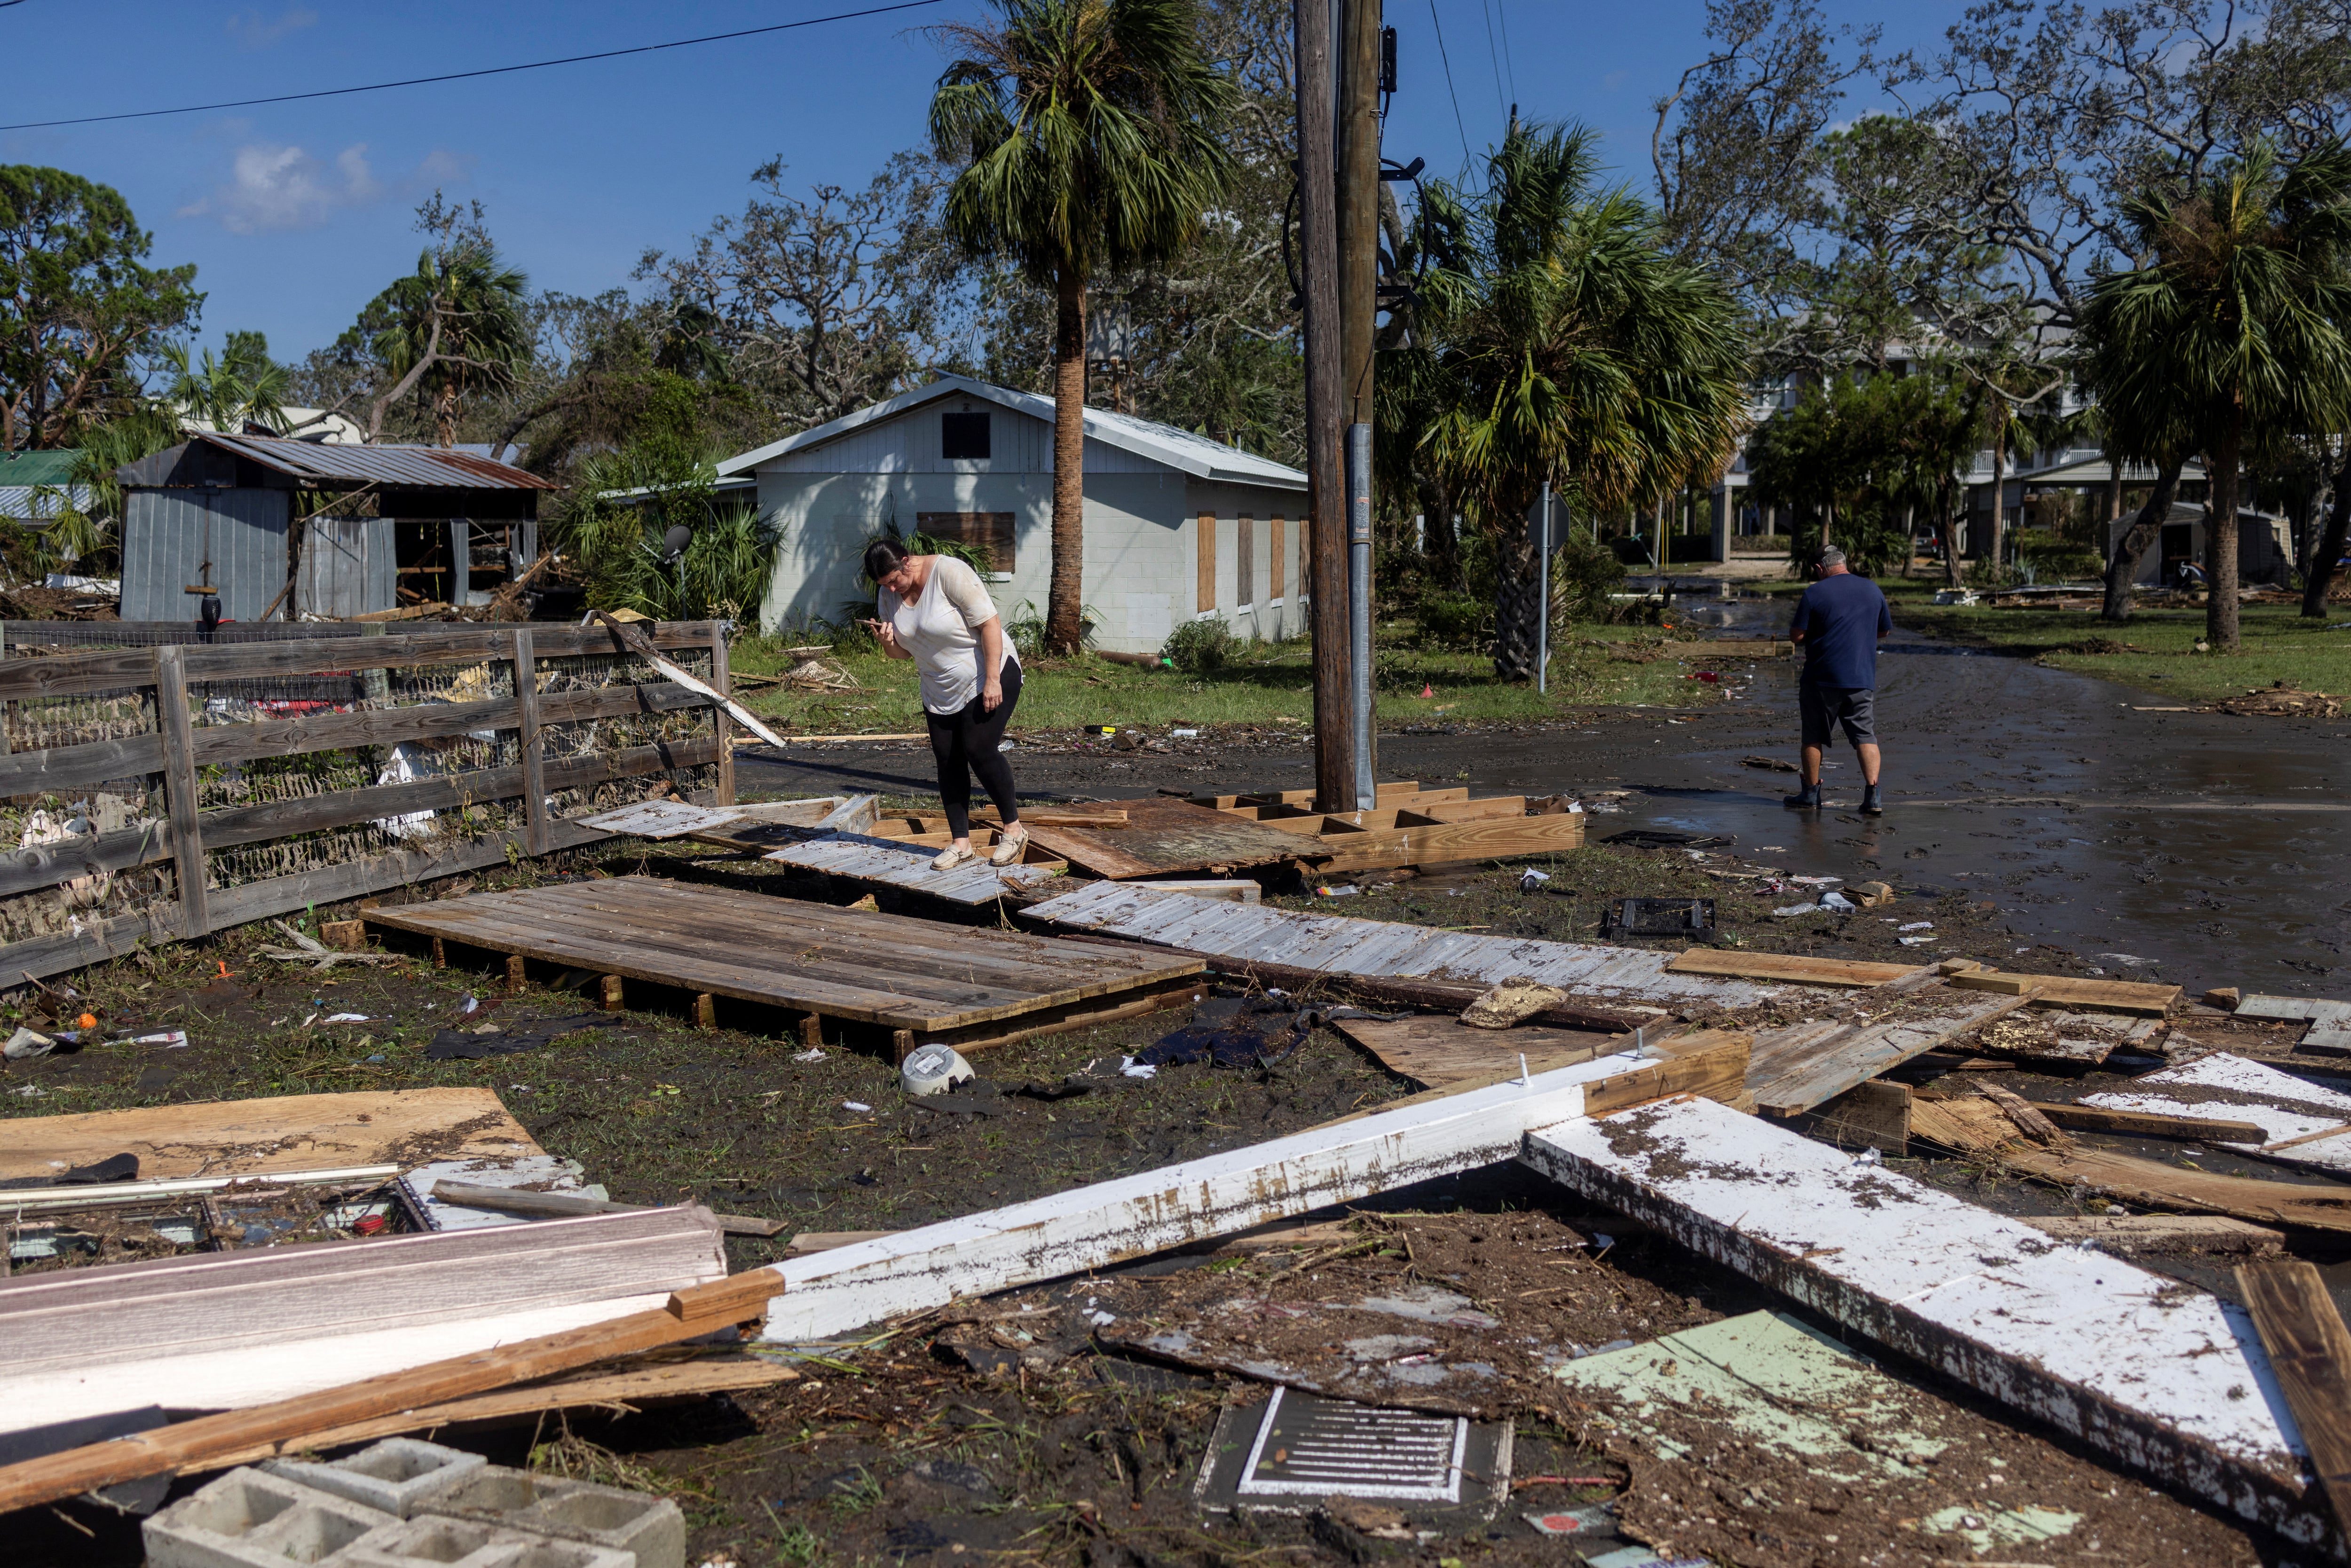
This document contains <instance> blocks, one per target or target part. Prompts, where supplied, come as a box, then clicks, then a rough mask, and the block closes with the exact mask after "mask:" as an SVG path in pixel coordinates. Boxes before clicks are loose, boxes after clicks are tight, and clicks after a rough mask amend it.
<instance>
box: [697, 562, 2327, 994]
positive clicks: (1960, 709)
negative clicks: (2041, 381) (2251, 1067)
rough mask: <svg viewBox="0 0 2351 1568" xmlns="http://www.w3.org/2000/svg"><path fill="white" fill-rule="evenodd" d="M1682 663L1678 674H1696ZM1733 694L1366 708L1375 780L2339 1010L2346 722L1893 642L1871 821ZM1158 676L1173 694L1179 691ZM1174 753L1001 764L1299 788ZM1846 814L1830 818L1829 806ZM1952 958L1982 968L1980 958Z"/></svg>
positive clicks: (1299, 783) (1750, 693)
mask: <svg viewBox="0 0 2351 1568" xmlns="http://www.w3.org/2000/svg"><path fill="white" fill-rule="evenodd" d="M1784 613H1785V611H1784V609H1783V608H1782V606H1779V605H1776V604H1770V603H1766V602H1763V601H1755V600H1746V601H1724V602H1721V603H1717V604H1705V605H1689V606H1686V607H1683V609H1682V610H1681V612H1680V614H1681V619H1682V620H1683V621H1684V622H1685V623H1698V624H1708V625H1712V626H1716V627H1719V628H1722V629H1725V630H1729V631H1734V632H1764V631H1767V630H1769V631H1776V630H1778V629H1779V624H1780V618H1781V617H1782V615H1784ZM1698 667H1699V666H1698V665H1695V664H1694V665H1692V668H1693V669H1696V668H1698ZM1719 668H1720V669H1721V670H1722V671H1723V672H1724V674H1725V675H1726V677H1727V679H1726V680H1725V682H1724V685H1725V687H1726V688H1727V690H1728V691H1729V695H1728V696H1727V697H1725V698H1723V699H1722V700H1719V701H1717V702H1714V703H1711V704H1709V705H1708V706H1705V707H1701V708H1696V709H1672V710H1667V709H1661V708H1649V709H1640V708H1632V709H1626V708H1617V709H1607V708H1602V709H1593V710H1590V711H1589V712H1588V713H1586V714H1583V715H1581V716H1578V717H1577V718H1576V719H1575V720H1573V721H1568V722H1562V723H1561V724H1559V725H1557V726H1555V727H1549V728H1544V729H1520V730H1516V731H1513V730H1505V729H1491V728H1489V729H1483V730H1476V731H1458V732H1453V731H1448V728H1447V726H1446V725H1445V724H1444V721H1443V720H1442V719H1441V718H1439V717H1436V716H1427V717H1420V716H1416V715H1415V713H1414V710H1415V709H1417V708H1421V707H1423V706H1436V705H1434V704H1429V705H1423V704H1421V703H1419V702H1418V701H1416V699H1412V698H1399V697H1389V698H1386V699H1384V702H1383V706H1382V713H1381V718H1382V726H1383V733H1382V736H1381V740H1380V776H1381V777H1382V778H1404V779H1423V780H1425V781H1431V782H1435V781H1439V780H1442V781H1444V782H1447V783H1460V784H1468V785H1469V786H1470V787H1471V789H1473V790H1475V791H1476V792H1479V793H1481V794H1485V793H1521V792H1523V793H1527V794H1548V793H1552V792H1553V791H1561V790H1568V791H1579V792H1587V793H1588V792H1591V791H1596V790H1603V789H1622V790H1626V791H1629V793H1628V794H1626V795H1625V796H1624V797H1623V798H1622V805H1623V807H1624V811H1623V814H1622V815H1604V816H1601V817H1598V818H1595V820H1594V821H1593V830H1594V832H1593V837H1595V838H1604V837H1606V836H1607V835H1608V834H1609V833H1610V832H1612V831H1623V830H1625V829H1630V828H1636V827H1657V828H1667V829H1677V830H1682V831H1696V832H1705V833H1720V834H1726V835H1729V836H1731V837H1733V838H1735V839H1736V841H1737V848H1738V851H1739V852H1740V855H1741V856H1742V857H1743V858H1747V859H1750V860H1755V861H1761V862H1765V863H1768V864H1775V865H1782V866H1784V867H1785V868H1786V869H1788V870H1789V871H1792V872H1796V873H1810V874H1834V875H1841V876H1845V877H1848V878H1855V877H1865V876H1876V877H1882V878H1884V879H1885V880H1886V881H1889V882H1892V883H1896V885H1897V886H1900V887H1903V888H1905V889H1915V890H1917V891H1919V892H1922V893H1929V894H1946V893H1956V892H1960V891H1970V892H1977V893H1981V894H1984V895H1985V896H1986V897H1989V898H1993V899H1996V900H1997V902H1998V904H1999V905H2000V907H2001V910H2002V911H2003V912H2004V914H2005V915H2006V916H2007V925H2008V926H2009V928H2010V931H2011V933H2012V935H2013V936H2014V943H2013V948H2014V949H2029V948H2030V947H2032V946H2035V945H2038V944H2041V943H2050V944H2053V945H2055V946H2061V947H2064V948H2067V949H2070V950H2071V951H2074V952H2076V953H2080V954H2084V955H2095V957H2094V958H2093V962H2095V963H2097V964H2099V965H2101V966H2102V967H2105V970H2106V972H2108V973H2110V974H2113V975H2115V976H2116V977H2128V978H2137V979H2162V980H2168V981H2173V982H2177V983H2179V984H2182V985H2185V986H2187V987H2189V989H2190V991H2191V993H2193V992H2196V991H2199V990H2201V989H2202V988H2206V987H2210V986H2239V987H2241V988H2244V989H2246V990H2248V991H2253V990H2261V991H2271V992H2319V993H2325V994H2329V995H2338V996H2339V995H2344V994H2346V988H2351V975H2345V974H2340V973H2338V971H2340V970H2343V969H2344V968H2345V967H2346V964H2351V959H2346V946H2351V799H2346V795H2345V793H2344V790H2343V785H2344V783H2345V782H2346V758H2351V752H2346V747H2345V741H2346V738H2351V720H2342V719H2337V720H2326V721H2319V722H2304V721H2297V720H2283V719H2271V718H2241V717H2235V716H2229V715H2223V714H2188V713H2154V712H2140V711H2137V709H2139V708H2142V707H2147V706H2154V705H2158V704H2159V703H2161V702H2162V700H2163V699H2161V698H2158V697H2150V696H2148V695H2145V694H2143V693H2139V692H2136V691H2133V690H2131V689H2130V688H2127V687H2124V686H2118V685H2110V684H2107V683H2105V682H2102V681H2095V680H2091V679H2088V678H2086V677H2085V676H2081V675H2078V674H2072V673H2070V672H2066V671H2062V670H2053V669H2047V668H2043V667H2042V666H2040V665H2037V664H2033V663H2032V661H2030V660H2028V659H2022V658H2016V657H2012V656H2008V655H2004V654H2000V653H1990V652H1983V651H1978V650H1975V649H1970V648H1967V647H1963V646H1959V645H1957V644H1954V643H1944V642H1937V641H1933V640H1929V639H1927V638H1923V637H1918V636H1915V635H1910V634H1907V633H1904V632H1899V631H1897V632H1896V634H1895V636H1894V638H1893V639H1892V640H1890V641H1889V642H1888V643H1887V644H1886V650H1885V655H1884V657H1883V658H1882V659H1881V660H1880V661H1879V666H1878V705H1877V710H1878V716H1879V717H1878V724H1879V729H1880V735H1881V738H1882V740H1883V741H1884V743H1885V746H1886V758H1887V760H1886V786H1887V789H1888V797H1887V799H1888V803H1889V806H1890V807H1891V810H1889V811H1888V812H1887V814H1886V816H1885V817H1884V818H1882V819H1879V820H1876V821H1870V820H1868V819H1865V818H1863V817H1861V816H1859V815H1858V814H1856V813H1855V812H1854V811H1853V810H1851V809H1850V808H1851V806H1852V805H1853V804H1855V803H1857V802H1858V800H1859V799H1860V791H1859V774H1858V770H1857V768H1856V767H1855V761H1854V758H1853V755H1852V752H1851V751H1850V749H1843V750H1841V751H1839V752H1838V753H1835V754H1834V755H1833V757H1832V761H1831V766H1830V768H1829V769H1828V771H1827V772H1826V774H1825V779H1826V781H1827V786H1828V789H1827V796H1828V800H1830V802H1832V804H1831V806H1830V808H1829V809H1828V810H1823V811H1821V812H1819V813H1818V814H1816V815H1799V814H1798V813H1796V812H1793V811H1790V810H1786V809H1785V808H1783V807H1782V805H1781V804H1780V798H1781V796H1782V794H1783V793H1785V792H1786V791H1787V790H1788V789H1791V788H1792V786H1793V779H1794V776H1793V775H1792V774H1791V773H1785V772H1774V771H1770V770H1767V769H1764V768H1757V767H1753V766H1750V765H1749V764H1747V763H1745V762H1744V761H1743V760H1742V759H1743V758H1750V757H1765V758H1779V759H1781V760H1783V761H1788V762H1792V761H1793V760H1794V758H1795V754H1796V689H1795V687H1796V666H1795V665H1794V664H1793V663H1792V662H1791V661H1788V660H1772V661H1761V662H1753V663H1742V662H1727V663H1724V664H1721V665H1720V666H1719ZM1171 678H1173V677H1171ZM1168 744H1170V745H1171V746H1172V747H1174V749H1173V750H1171V751H1169V752H1167V753H1164V754H1162V753H1155V752H1152V751H1148V750H1146V751H1141V752H1120V751H1117V750H1115V749H1114V748H1113V747H1111V746H1109V745H1107V744H1105V743H1102V742H1096V741H1078V742H1072V741H1071V740H1070V738H1069V737H1036V739H1035V740H1032V741H1030V742H1029V743H1026V744H1024V745H1022V746H1021V747H1019V749H1018V750H1016V752H1015V753H1014V755H1013V759H1012V760H1013V771H1014V774H1015V776H1016V777H1017V778H1018V779H1019V781H1020V786H1021V789H1022V790H1023V792H1024V794H1030V795H1033V796H1035V797H1036V798H1038V799H1040V800H1052V799H1069V798H1071V797H1072V796H1090V797H1097V798H1103V799H1111V798H1116V797H1120V796H1132V795H1143V794H1149V793H1151V792H1152V791H1153V790H1154V789H1156V788H1159V787H1162V786H1165V787H1171V788H1183V789H1189V790H1196V791H1200V792H1207V791H1210V790H1215V791H1231V790H1238V789H1299V788H1303V787H1306V786H1308V785H1311V783H1312V782H1313V764H1312V758H1311V753H1310V752H1309V750H1308V747H1307V745H1306V742H1305V740H1304V738H1303V737H1287V736H1269V735H1263V734H1258V733H1254V732H1244V733H1239V734H1234V733H1228V732H1224V731H1217V732H1212V733H1209V734H1206V735H1204V736H1203V737H1201V738H1199V739H1197V740H1186V741H1174V742H1170V743H1168ZM737 781H738V786H739V787H740V788H741V789H744V790H745V791H754V790H756V791H759V792H763V793H767V792H774V793H787V792H791V793H797V792H805V791H827V792H830V791H833V790H839V789H873V790H879V791H882V792H883V793H885V794H890V795H931V794H935V788H936V786H935V780H934V778H933V775H932V772H931V764H930V756H929V752H928V749H927V747H923V746H920V745H907V744H896V745H875V746H848V745H838V746H823V747H799V748H796V749H795V752H794V754H793V755H792V756H791V757H790V758H788V759H784V760H778V759H775V758H773V757H772V756H771V754H768V753H764V752H751V751H747V752H745V753H743V754H742V756H741V758H740V759H739V761H738V764H737ZM1839 802H1842V803H1843V807H1844V809H1840V808H1839V805H1838V804H1837V803H1839ZM1970 956H1978V957H1982V958H1985V959H1987V960H1990V961H1994V962H1996V961H1997V960H1998V959H1999V958H2000V957H2001V956H2011V955H2001V954H1998V953H1993V952H1981V953H1975V954H1972V955H1970Z"/></svg>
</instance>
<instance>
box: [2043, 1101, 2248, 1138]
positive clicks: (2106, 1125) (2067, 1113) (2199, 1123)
mask: <svg viewBox="0 0 2351 1568" xmlns="http://www.w3.org/2000/svg"><path fill="white" fill-rule="evenodd" d="M2032 1108H2033V1109H2034V1110H2036V1111H2038V1112H2040V1113H2041V1114H2042V1115H2043V1116H2045V1117H2047V1118H2048V1119H2049V1120H2050V1121H2051V1122H2053V1123H2055V1124H2057V1125H2058V1126H2060V1127H2072V1128H2074V1129H2076V1130H2078V1131H2081V1132H2085V1133H2116V1134H2123V1135H2125V1136H2126V1137H2134V1138H2185V1139H2187V1140H2189V1142H2190V1143H2214V1144H2231V1143H2234V1144H2243V1143H2260V1142H2261V1141H2262V1128H2261V1125H2260V1124H2258V1123H2254V1122H2222V1121H2215V1120H2213V1119H2211V1118H2210V1117H2206V1116H2165V1115H2158V1114H2154V1113H2149V1112H2146V1111H2105V1110H2101V1109H2099V1108H2098V1107H2097V1106H2095V1105H2067V1104H2064V1103H2059V1102H2054V1101H2046V1100H2043V1101H2036V1102H2034V1103H2033V1107H2032Z"/></svg>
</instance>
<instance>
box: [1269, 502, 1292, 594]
mask: <svg viewBox="0 0 2351 1568" xmlns="http://www.w3.org/2000/svg"><path fill="white" fill-rule="evenodd" d="M1270 527H1271V531H1272V536H1273V537H1272V538H1270V540H1269V541H1268V542H1269V543H1270V544H1271V545H1272V546H1273V573H1272V576H1273V580H1272V582H1270V584H1268V585H1267V586H1269V587H1270V588H1271V589H1272V590H1273V597H1274V598H1275V599H1277V600H1278V599H1280V597H1281V596H1282V594H1283V592H1284V591H1286V590H1285V588H1284V583H1285V581H1286V580H1287V579H1288V578H1289V575H1290V570H1289V569H1290V562H1289V561H1288V560H1287V559H1284V557H1283V553H1282V552H1283V551H1284V550H1285V549H1287V548H1288V546H1289V543H1290V541H1289V539H1287V538H1284V537H1283V536H1285V535H1286V534H1288V533H1289V532H1290V530H1289V529H1288V528H1285V527H1283V526H1282V521H1281V519H1280V517H1276V518H1274V519H1273V521H1272V524H1271V525H1270Z"/></svg>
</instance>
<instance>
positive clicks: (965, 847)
mask: <svg viewBox="0 0 2351 1568" xmlns="http://www.w3.org/2000/svg"><path fill="white" fill-rule="evenodd" d="M978 858H979V852H978V851H977V850H976V849H973V848H972V847H971V846H970V845H969V844H949V845H948V846H947V847H946V848H945V849H943V850H941V851H940V852H939V853H938V858H937V859H935V860H934V861H933V862H931V869H932V870H933V871H953V870H955V868H956V867H957V866H959V865H969V864H970V863H971V862H974V861H976V860H977V859H978Z"/></svg>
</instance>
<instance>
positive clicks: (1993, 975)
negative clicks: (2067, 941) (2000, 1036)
mask: <svg viewBox="0 0 2351 1568" xmlns="http://www.w3.org/2000/svg"><path fill="white" fill-rule="evenodd" d="M1951 984H1953V985H1955V986H1958V987H1959V988H1961V989H1963V990H1971V991H1995V992H1998V993H1999V994H2001V995H2002V996H2011V997H2015V996H2022V995H2023V994H2024V993H2025V992H2027V991H2038V992H2039V993H2040V994H2041V1003H2042V1005H2043V1007H2052V1008H2071V1009H2076V1010H2079V1011H2087V1012H2102V1013H2124V1014H2127V1015H2129V1016H2131V1017H2133V1018H2157V1019H2159V1018H2163V1017H2166V1016H2168V1014H2169V1013H2170V1011H2171V1009H2173V1008H2174V1007H2176V1006H2178V1005H2179V987H2178V986H2156V985H2148V984H2147V983H2145V982H2144V981H2139V980H2085V979H2077V978H2075V977H2073V976H2071V975H2019V974H2011V973H2009V972H2007V971H2005V970H2001V969H1961V970H1959V971H1958V972H1956V973H1955V974H1953V975H1952V976H1951Z"/></svg>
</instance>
